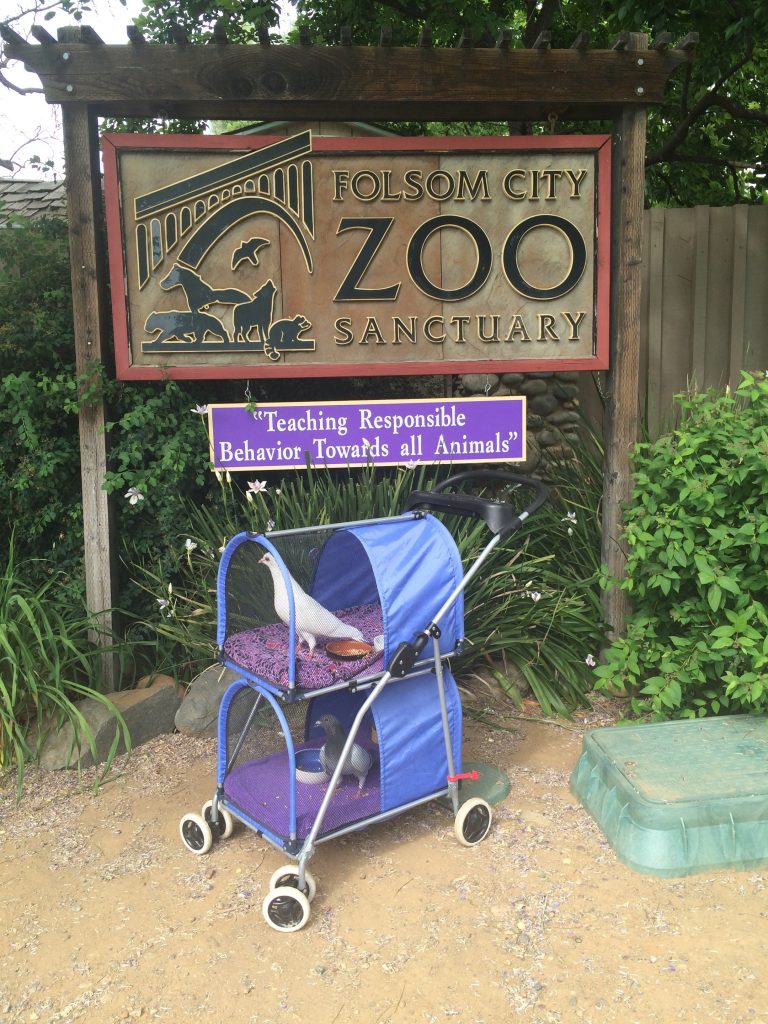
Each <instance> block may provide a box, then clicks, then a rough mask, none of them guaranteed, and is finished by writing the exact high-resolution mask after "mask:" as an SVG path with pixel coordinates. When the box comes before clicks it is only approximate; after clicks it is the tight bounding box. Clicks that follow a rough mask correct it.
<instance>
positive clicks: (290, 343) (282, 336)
mask: <svg viewBox="0 0 768 1024" xmlns="http://www.w3.org/2000/svg"><path fill="white" fill-rule="evenodd" d="M311 326H312V324H311V323H310V322H309V320H307V318H306V317H305V316H302V315H301V314H299V315H298V316H295V317H293V318H292V319H290V320H275V322H274V323H273V324H272V326H271V327H270V328H269V335H268V337H267V342H268V344H269V347H270V348H271V349H273V350H274V351H275V352H314V351H315V339H314V338H300V337H299V335H300V334H301V333H302V331H306V330H309V328H310V327H311Z"/></svg>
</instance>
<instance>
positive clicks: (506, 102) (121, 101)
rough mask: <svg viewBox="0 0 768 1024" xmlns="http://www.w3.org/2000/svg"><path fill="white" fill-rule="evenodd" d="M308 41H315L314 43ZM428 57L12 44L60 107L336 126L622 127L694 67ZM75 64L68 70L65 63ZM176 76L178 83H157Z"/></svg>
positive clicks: (330, 50)
mask: <svg viewBox="0 0 768 1024" xmlns="http://www.w3.org/2000/svg"><path fill="white" fill-rule="evenodd" d="M304 39H305V40H308V34H306V33H305V35H304ZM430 40H431V36H429V34H428V33H427V32H426V31H425V32H423V33H422V36H421V40H420V42H421V45H420V46H418V47H375V46H370V47H369V46H334V47H324V46H310V45H308V43H307V42H306V41H305V43H304V44H303V45H300V46H287V45H280V46H264V45H262V46H254V45H241V44H230V45H229V46H209V45H207V44H189V45H186V46H173V47H171V46H167V45H163V44H147V45H142V46H136V45H127V46H98V47H95V46H87V45H83V44H78V43H75V42H72V43H70V44H69V45H67V46H62V45H61V44H56V45H53V46H38V45H35V44H32V43H26V42H24V41H23V40H22V41H21V42H11V43H8V44H7V46H6V53H7V55H8V57H9V58H11V59H14V60H22V61H24V63H25V65H26V66H27V68H28V70H30V71H33V72H36V73H37V74H38V75H39V76H40V79H41V81H42V83H43V87H44V91H45V98H46V100H47V101H48V102H49V103H61V104H62V105H64V104H66V103H70V102H86V103H88V104H92V105H93V106H94V110H95V113H97V114H98V115H99V116H120V117H123V116H125V117H154V116H156V115H157V111H158V110H159V109H162V110H164V111H165V112H166V113H167V115H168V116H169V117H181V118H184V117H192V118H199V117H204V118H214V117H224V118H228V119H233V118H244V119H247V120H254V119H270V118H275V119H278V118H289V119H296V118H302V119H304V118H306V119H307V120H311V119H313V118H316V117H319V118H326V117H328V111H329V108H330V107H333V112H334V119H336V120H352V121H365V120H372V121H376V120H381V119H392V120H396V119H399V118H402V117H407V118H409V119H413V120H449V121H450V120H454V121H455V120H465V119H466V120H504V121H506V120H508V119H509V112H510V109H514V111H515V116H516V119H517V120H521V121H530V120H541V119H545V118H546V117H547V115H548V114H549V113H550V112H551V111H552V110H557V111H559V112H560V114H561V116H563V117H569V118H580V117H584V118H590V119H592V118H612V117H613V115H614V113H615V110H616V108H617V107H619V106H631V105H636V104H639V105H645V104H646V103H659V102H661V100H662V99H663V97H664V92H665V87H666V83H667V80H668V79H669V77H670V75H672V74H673V73H674V71H675V70H676V69H677V68H678V67H679V66H680V65H681V64H684V63H686V62H687V61H688V60H690V56H689V55H688V53H687V52H685V51H682V50H678V49H669V50H665V51H657V50H653V51H651V50H646V51H645V54H644V58H643V63H642V65H638V63H637V59H636V57H635V56H633V54H632V53H630V52H624V51H617V50H588V51H586V52H582V51H579V50H574V49H555V50H536V51H533V50H522V49H512V50H505V49H501V48H498V47H479V48H474V49H472V50H471V51H470V52H469V53H468V52H467V51H466V50H460V49H456V48H433V47H431V45H429V43H430ZM63 51H66V52H67V53H68V54H69V57H68V59H67V60H66V61H65V60H62V56H61V55H62V52H63ZM171 64H172V66H173V74H162V75H159V74H158V73H157V69H158V67H170V66H171Z"/></svg>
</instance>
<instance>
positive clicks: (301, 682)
mask: <svg viewBox="0 0 768 1024" xmlns="http://www.w3.org/2000/svg"><path fill="white" fill-rule="evenodd" d="M330 536H331V533H330V532H329V531H327V530H326V531H320V530H308V531H306V532H302V533H298V534H289V535H288V536H280V535H277V536H275V537H274V538H270V543H272V544H273V545H274V548H275V550H276V551H277V552H278V554H279V558H280V559H281V560H282V561H283V563H284V564H285V567H286V569H287V570H288V573H289V574H290V577H291V579H292V581H293V582H292V584H291V588H292V590H293V597H294V604H295V611H296V619H295V621H296V635H295V659H296V663H295V666H291V664H290V648H289V639H290V638H289V630H288V625H289V608H290V605H289V599H288V587H287V585H286V581H285V578H284V576H283V573H282V572H281V567H280V565H279V560H278V559H276V558H275V556H274V555H273V554H272V553H271V552H270V551H269V550H268V549H267V548H266V547H265V546H264V545H262V544H261V543H260V542H259V541H256V540H248V541H245V542H243V543H241V544H239V545H238V547H236V548H235V549H234V551H233V552H232V555H231V558H230V560H229V563H228V566H227V569H226V577H225V581H224V602H225V616H224V623H225V630H224V642H223V645H222V648H223V656H224V659H225V660H226V661H228V662H230V663H232V664H234V665H235V666H237V668H239V669H242V670H243V671H245V672H246V673H247V674H248V675H249V676H250V677H251V678H255V679H262V680H264V681H265V682H268V683H271V684H273V685H275V686H279V687H282V688H288V687H290V686H292V685H294V684H295V685H298V686H300V687H302V688H305V689H321V688H323V687H326V686H331V685H334V684H335V683H337V682H340V681H344V680H348V679H353V678H356V677H357V676H359V675H361V674H366V673H370V672H375V671H378V670H380V669H381V668H382V667H383V666H382V653H381V650H382V643H381V637H382V628H383V627H382V613H381V602H380V599H379V596H378V593H377V591H376V588H375V583H374V581H373V574H372V570H371V568H370V564H369V562H368V558H367V556H366V554H365V551H364V550H363V548H362V546H361V545H360V544H359V543H358V542H357V541H356V540H354V538H351V539H350V543H349V544H348V545H346V546H345V548H344V555H343V557H342V558H340V559H337V560H336V561H335V563H334V581H335V586H334V587H333V590H332V591H331V590H329V589H328V588H327V587H323V588H322V590H321V591H318V592H317V593H318V597H319V598H320V600H317V599H316V598H315V597H314V596H313V595H314V593H315V591H316V579H315V575H316V568H317V562H318V559H319V557H320V554H321V552H322V549H323V546H324V545H325V544H326V543H327V541H328V539H329V537H330ZM347 581H348V585H347ZM334 642H335V643H336V644H338V643H341V644H342V649H341V650H337V649H335V648H334ZM329 643H330V645H331V646H330V648H329V647H328V645H329ZM292 669H293V670H292Z"/></svg>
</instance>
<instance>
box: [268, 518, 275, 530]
mask: <svg viewBox="0 0 768 1024" xmlns="http://www.w3.org/2000/svg"><path fill="white" fill-rule="evenodd" d="M274 528H275V520H274V519H268V520H267V529H266V532H267V533H271V532H272V531H273V530H274Z"/></svg>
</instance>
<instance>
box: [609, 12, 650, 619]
mask: <svg viewBox="0 0 768 1024" xmlns="http://www.w3.org/2000/svg"><path fill="white" fill-rule="evenodd" d="M626 43H627V49H628V52H629V53H630V54H637V53H638V52H640V51H642V52H643V55H644V56H643V59H646V57H645V54H650V51H648V50H647V45H648V43H647V38H646V36H645V35H643V34H641V33H634V32H633V33H631V34H629V35H628V38H627V40H626ZM645 128H646V113H645V109H644V108H642V107H641V108H635V107H625V108H624V109H623V110H622V111H621V113H620V114H619V115H618V117H617V119H616V121H615V124H614V135H613V137H614V153H613V167H612V174H613V187H612V197H613V199H612V202H613V208H612V211H611V220H612V224H611V239H612V245H611V345H610V368H609V370H608V376H607V386H606V405H605V416H604V419H603V424H604V436H605V462H604V469H603V542H602V563H603V565H605V566H606V567H607V570H608V574H609V575H610V576H611V577H613V578H615V579H617V580H621V579H623V578H624V574H625V569H626V562H627V556H626V549H625V546H624V540H623V536H622V531H623V524H622V512H621V506H622V504H623V503H625V502H628V501H629V500H630V497H631V494H632V474H631V471H630V461H629V459H630V453H631V451H632V448H633V446H634V444H635V442H636V441H637V436H638V429H639V419H640V409H639V390H640V388H639V385H640V307H641V298H640V292H641V274H642V255H643V246H642V228H643V197H644V195H645V188H644V185H645ZM602 608H603V615H604V617H605V621H606V622H607V623H608V625H609V627H610V630H611V634H612V635H614V636H618V635H621V634H622V633H623V632H624V631H625V628H626V621H627V616H628V615H629V612H630V602H629V598H628V597H627V594H626V591H624V590H620V589H619V587H618V586H616V585H614V586H612V587H610V589H608V590H606V591H604V592H603V595H602Z"/></svg>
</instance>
